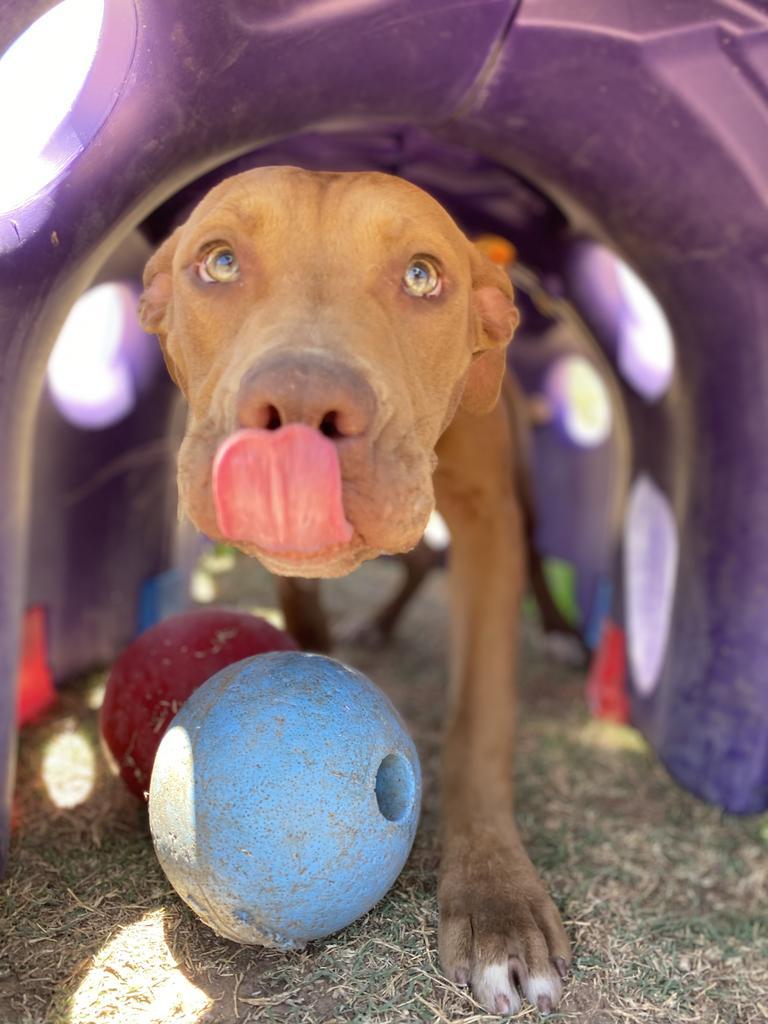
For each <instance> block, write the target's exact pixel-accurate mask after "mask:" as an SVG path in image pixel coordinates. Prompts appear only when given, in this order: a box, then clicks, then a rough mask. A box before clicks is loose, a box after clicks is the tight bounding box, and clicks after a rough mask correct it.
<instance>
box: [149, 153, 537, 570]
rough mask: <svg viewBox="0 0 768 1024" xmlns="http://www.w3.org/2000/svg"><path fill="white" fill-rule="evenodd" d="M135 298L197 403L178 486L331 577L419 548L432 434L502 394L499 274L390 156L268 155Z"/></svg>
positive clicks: (510, 308) (183, 230)
mask: <svg viewBox="0 0 768 1024" xmlns="http://www.w3.org/2000/svg"><path fill="white" fill-rule="evenodd" d="M144 285H145V290H144V294H143V296H142V300H141V305H140V316H141V321H142V324H143V325H144V327H145V329H146V330H148V331H151V332H153V333H155V334H157V335H158V336H159V338H160V342H161V345H162V348H163V352H164V355H165V359H166V363H167V365H168V369H169V371H170V373H171V375H172V377H173V378H174V380H175V381H176V383H177V384H178V386H179V387H180V388H181V390H182V391H183V393H184V395H185V396H186V399H187V402H188V404H189V418H188V424H187V430H186V436H185V438H184V441H183V444H182V446H181V449H180V452H179V460H178V475H179V493H180V500H181V502H182V506H183V508H184V510H185V511H186V512H187V513H188V515H189V516H190V518H191V519H192V521H193V522H194V523H195V525H196V526H197V527H198V528H199V529H200V530H202V531H203V532H204V533H206V534H207V535H208V536H210V537H212V538H216V539H224V540H227V541H229V542H230V543H233V544H235V545H236V546H237V547H239V548H241V549H242V550H243V551H245V552H246V553H248V554H250V555H254V556H256V557H257V558H258V559H259V560H260V561H261V562H263V563H264V564H265V565H266V566H267V568H269V569H270V570H272V571H273V572H278V573H281V574H285V575H293V576H336V575H342V574H344V573H346V572H349V571H350V570H352V569H353V568H355V566H357V565H358V564H359V563H360V562H362V561H363V560H364V559H366V558H371V557H374V556H376V555H378V554H381V553H395V552H399V551H404V550H407V549H409V548H411V547H413V546H414V545H415V544H416V543H417V542H418V540H419V538H420V536H421V534H422V532H423V530H424V527H425V525H426V522H427V519H428V517H429V514H430V512H431V510H432V508H433V501H434V499H433V489H432V471H433V469H434V467H435V455H434V449H435V445H436V443H437V440H438V438H439V437H440V435H441V434H442V433H443V431H444V430H445V428H446V427H447V426H448V424H449V423H450V422H451V420H452V418H453V416H454V415H455V413H456V410H457V409H458V408H459V406H460V405H461V406H463V407H464V408H466V409H467V410H469V411H471V412H473V413H477V414H482V413H484V412H486V411H488V410H490V409H491V408H492V407H493V405H494V404H495V403H496V401H497V400H498V396H499V390H500V387H501V381H502V377H503V373H504V365H505V357H504V350H505V347H506V344H507V342H508V341H509V340H510V338H511V336H512V334H513V332H514V329H515V327H516V325H517V320H518V316H517V310H516V309H515V306H514V302H513V291H512V287H511V285H510V283H509V279H508V277H507V275H506V274H505V273H504V272H503V271H502V270H501V269H500V268H499V267H497V266H496V265H494V263H492V262H491V261H490V260H489V259H488V258H487V257H486V256H484V255H482V254H481V253H480V252H479V251H478V250H477V249H476V248H475V247H474V246H473V245H472V244H471V243H470V242H469V240H468V239H467V238H466V237H465V236H464V235H463V234H462V232H461V231H460V230H459V229H458V227H457V226H456V224H455V223H454V222H453V220H452V219H451V218H450V216H449V215H448V214H447V213H446V212H445V210H443V208H442V207H441V206H440V205H439V204H438V203H437V202H435V201H434V200H433V199H431V198H430V197H429V196H428V195H427V194H426V193H424V192H423V191H421V190H420V189H419V188H417V187H416V186H414V185H411V184H409V183H407V182H405V181H403V180H401V179H399V178H395V177H390V176H388V175H384V174H376V173H360V174H332V173H319V174H318V173H310V172H307V171H302V170H299V169H297V168H292V167H272V168H261V169H258V170H254V171H249V172H247V173H245V174H240V175H238V176H236V177H234V178H230V179H228V180H227V181H225V182H223V183H222V184H220V185H219V186H217V187H216V188H214V189H213V190H212V191H211V192H210V193H209V194H208V195H207V196H206V197H205V199H203V200H202V202H201V203H200V204H199V205H198V206H197V208H196V209H195V210H194V212H193V213H192V215H191V216H190V218H189V219H188V220H187V222H186V223H185V224H184V225H183V226H182V227H180V228H178V229H177V230H176V231H175V232H174V234H173V235H172V236H171V237H170V238H169V239H168V240H167V241H166V242H165V243H164V244H163V245H162V246H161V247H160V249H159V250H158V251H157V252H156V253H155V255H154V256H153V257H152V259H151V260H150V261H149V263H148V265H147V267H146V271H145V275H144Z"/></svg>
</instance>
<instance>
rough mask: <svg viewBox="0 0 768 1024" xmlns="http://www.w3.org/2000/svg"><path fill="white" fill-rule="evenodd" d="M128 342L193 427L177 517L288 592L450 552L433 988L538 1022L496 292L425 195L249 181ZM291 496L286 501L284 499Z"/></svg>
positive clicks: (232, 183) (507, 302)
mask: <svg viewBox="0 0 768 1024" xmlns="http://www.w3.org/2000/svg"><path fill="white" fill-rule="evenodd" d="M141 319H142V323H143V324H144V326H145V328H146V329H147V330H149V331H152V332H154V333H156V334H158V335H159V337H160V340H161V343H162V347H163V351H164V354H165V358H166V361H167V363H168V368H169V370H170V372H171V374H172V376H173V378H174V380H175V381H176V382H177V384H178V385H179V387H180V388H181V390H182V391H183V392H184V394H185V396H186V398H187V401H188V403H189V420H188V425H187V432H186V436H185V439H184V442H183V444H182V446H181V449H180V452H179V460H178V476H179V492H180V500H181V503H182V507H183V508H184V509H185V510H186V512H187V513H188V515H189V516H190V518H191V519H192V521H193V522H194V523H195V524H196V526H197V527H198V528H199V529H200V530H202V531H203V532H204V533H205V534H207V535H208V536H209V537H213V538H217V539H223V540H227V541H228V542H230V543H234V544H236V545H237V546H238V547H239V548H241V549H242V550H243V551H245V552H246V553H248V554H250V555H254V556H255V557H257V558H258V559H259V560H260V561H261V562H263V564H264V565H265V566H266V567H267V568H268V569H270V570H271V571H273V572H275V573H278V574H281V575H287V576H300V577H301V576H304V577H319V576H324V577H331V576H339V575H343V574H345V573H348V572H350V571H351V570H352V569H354V568H355V567H356V566H357V565H359V564H360V563H361V562H362V561H363V560H364V559H367V558H373V557H375V556H377V555H379V554H381V553H394V552H401V551H405V550H408V549H411V548H413V547H414V546H415V545H416V544H417V543H418V541H419V538H420V537H421V535H422V533H423V531H424V527H425V525H426V522H427V518H428V516H429V514H430V512H431V510H432V508H433V507H434V505H435V502H437V506H438V508H439V509H440V511H441V512H442V514H443V516H444V518H445V519H446V521H447V523H448V526H449V529H450V531H451V536H452V555H451V574H452V579H453V583H452V594H453V598H452V603H453V608H452V612H453V616H454V626H453V633H452V637H453V650H452V658H453V662H452V700H451V709H450V714H449V721H448V726H447V735H446V742H445V748H444V759H443V789H442V809H443V822H444V836H443V855H442V864H441V869H440V880H439V901H440V930H439V946H440V958H441V961H442V966H443V970H444V971H445V973H446V974H447V976H448V977H450V978H452V979H453V980H454V981H456V982H457V983H458V984H461V985H465V984H470V985H471V986H472V990H473V992H474V995H475V997H476V998H477V999H478V1000H479V1002H480V1003H482V1004H483V1006H485V1007H486V1008H487V1009H488V1010H489V1011H491V1012H496V1013H514V1012H516V1011H517V1010H518V1009H519V1007H520V995H519V993H518V989H519V990H521V991H522V993H524V994H525V995H526V996H527V998H528V999H529V1000H530V1001H531V1002H532V1003H534V1004H535V1005H537V1006H538V1007H539V1009H540V1010H542V1011H544V1012H546V1011H548V1010H550V1009H551V1008H553V1007H554V1006H555V1005H556V1004H557V1002H558V999H559V997H560V990H561V984H560V978H561V977H562V976H564V975H565V973H566V970H567V967H568V963H569V959H570V952H569V944H568V939H567V937H566V934H565V931H564V929H563V926H562V924H561V921H560V918H559V915H558V912H557V910H556V908H555V906H554V904H553V903H552V901H551V899H550V898H549V896H548V895H547V893H546V892H545V890H544V888H543V886H542V884H541V882H540V881H539V878H538V876H537V874H536V871H535V870H534V868H533V866H532V864H531V862H530V860H529V859H528V857H527V855H526V853H525V850H524V849H523V847H522V845H521V842H520V839H519V837H518V834H517V829H516V826H515V821H514V817H513V813H512V797H513V788H512V778H511V759H512V751H513V737H514V730H515V696H514V687H513V675H514V668H515V663H516V659H517V621H518V611H519V604H520V598H521V594H522V591H523V577H524V575H525V547H524V541H523V519H522V513H521V509H520V505H519V501H518V499H517V495H516V491H515V487H514V484H513V477H514V473H511V472H510V468H511V467H513V466H514V465H515V460H516V459H517V452H516V441H515V436H514V431H513V430H512V429H511V428H510V422H509V418H508V416H507V414H506V412H505V409H504V407H503V404H502V403H499V401H498V399H499V394H500V389H501V385H502V378H503V374H504V367H505V355H504V353H505V347H506V345H507V343H508V342H509V340H510V339H511V336H512V334H513V332H514V329H515V327H516V326H517V321H518V314H517V310H516V308H515V306H514V302H513V291H512V286H511V285H510V282H509V279H508V277H507V275H506V274H505V273H504V272H503V271H502V270H501V269H500V268H499V267H497V266H495V265H494V264H493V263H491V262H490V260H488V259H487V258H486V257H485V256H484V255H482V254H481V253H479V252H478V251H477V249H476V248H475V247H474V246H473V245H472V244H471V243H470V242H469V241H468V239H467V238H466V237H465V236H464V235H463V234H462V233H461V231H460V230H459V229H458V227H457V226H456V224H455V223H454V222H453V220H452V219H451V218H450V217H449V215H448V214H447V213H446V212H445V211H444V210H443V209H442V207H441V206H439V205H438V203H436V202H435V201H434V200H433V199H431V198H430V197H429V196H427V195H426V194H425V193H424V192H422V191H421V190H420V189H418V188H416V187H415V186H413V185H410V184H408V183H406V182H405V181H402V180H401V179H398V178H393V177H389V176H387V175H383V174H373V173H361V174H331V173H327V174H325V173H323V174H317V173H309V172H306V171H302V170H299V169H297V168H290V167H275V168H263V169H259V170H254V171H250V172H247V173H245V174H241V175H238V176H237V177H234V178H231V179H229V180H227V181H225V182H224V183H222V184H221V185H219V186H218V187H216V188H214V189H213V190H212V191H211V192H210V193H209V194H208V195H207V196H206V198H205V199H204V200H203V201H202V202H201V203H200V204H199V206H198V207H197V208H196V209H195V211H194V212H193V213H192V215H191V217H190V218H189V220H188V221H187V222H186V224H184V225H183V226H182V227H180V228H179V229H177V230H176V231H175V232H174V234H173V235H172V236H171V237H170V238H169V239H168V240H167V241H166V242H165V243H164V244H163V245H162V247H161V248H160V249H159V250H158V252H157V253H156V254H155V255H154V256H153V258H152V259H151V260H150V262H149V264H148V266H147V269H146V272H145V292H144V295H143V298H142V303H141ZM286 495H287V497H286Z"/></svg>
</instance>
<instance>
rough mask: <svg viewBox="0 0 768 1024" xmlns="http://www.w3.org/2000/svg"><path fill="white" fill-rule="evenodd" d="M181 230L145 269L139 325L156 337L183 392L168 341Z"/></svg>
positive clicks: (170, 238)
mask: <svg viewBox="0 0 768 1024" xmlns="http://www.w3.org/2000/svg"><path fill="white" fill-rule="evenodd" d="M180 232H181V228H176V230H175V231H174V232H173V234H172V235H170V236H169V237H168V238H166V240H165V241H164V242H163V244H162V245H161V246H160V248H159V249H158V250H157V252H155V253H154V255H153V256H152V257H151V258H150V260H149V262H148V263H147V265H146V267H145V268H144V277H143V284H144V291H143V292H142V294H141V298H140V299H139V323H140V324H141V326H142V327H143V328H144V330H145V331H146V332H147V333H148V334H156V335H157V337H158V339H159V341H160V348H161V350H162V353H163V358H164V359H165V365H166V366H167V367H168V373H170V375H171V377H172V379H173V381H174V382H175V383H176V384H177V385H178V387H180V388H181V390H182V391H183V390H184V374H183V372H182V369H183V368H182V367H181V366H180V363H181V360H180V358H178V357H175V356H172V355H171V354H170V352H169V351H168V344H167V338H168V333H169V331H170V327H171V323H170V321H171V315H172V310H171V296H172V292H173V277H172V266H173V256H174V253H175V252H176V247H177V245H178V244H179V238H180Z"/></svg>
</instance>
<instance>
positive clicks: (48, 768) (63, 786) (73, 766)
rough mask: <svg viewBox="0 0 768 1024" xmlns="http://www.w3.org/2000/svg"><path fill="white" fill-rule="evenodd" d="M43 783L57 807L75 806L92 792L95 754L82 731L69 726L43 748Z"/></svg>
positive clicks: (94, 778)
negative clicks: (76, 730)
mask: <svg viewBox="0 0 768 1024" xmlns="http://www.w3.org/2000/svg"><path fill="white" fill-rule="evenodd" d="M42 776H43V784H44V785H45V789H46V792H47V793H48V796H49V797H50V798H51V800H52V801H53V803H54V804H56V806H57V807H61V808H71V807H78V806H79V805H80V804H82V803H85V801H86V800H87V799H88V797H89V796H90V795H91V793H92V792H93V786H94V783H95V780H96V757H95V755H94V752H93V747H92V746H91V744H90V743H89V742H88V740H87V739H86V738H85V736H84V735H83V734H82V733H81V732H74V731H71V730H70V729H67V730H66V731H63V732H60V733H59V734H58V735H57V736H54V737H53V739H51V740H50V741H49V742H48V744H47V745H46V747H45V750H44V751H43V769H42Z"/></svg>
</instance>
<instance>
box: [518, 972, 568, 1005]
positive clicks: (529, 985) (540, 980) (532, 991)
mask: <svg viewBox="0 0 768 1024" xmlns="http://www.w3.org/2000/svg"><path fill="white" fill-rule="evenodd" d="M523 987H524V989H525V996H526V999H527V1000H528V1002H529V1003H533V1005H534V1006H536V1007H538V1009H539V1010H540V1011H541V1012H542V1013H549V1011H550V1010H552V1009H553V1008H554V1007H555V1006H557V1003H558V1001H559V999H560V992H561V991H562V986H561V984H560V979H559V978H558V977H557V976H556V975H555V974H530V975H528V977H527V978H526V979H525V982H524V983H523Z"/></svg>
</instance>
